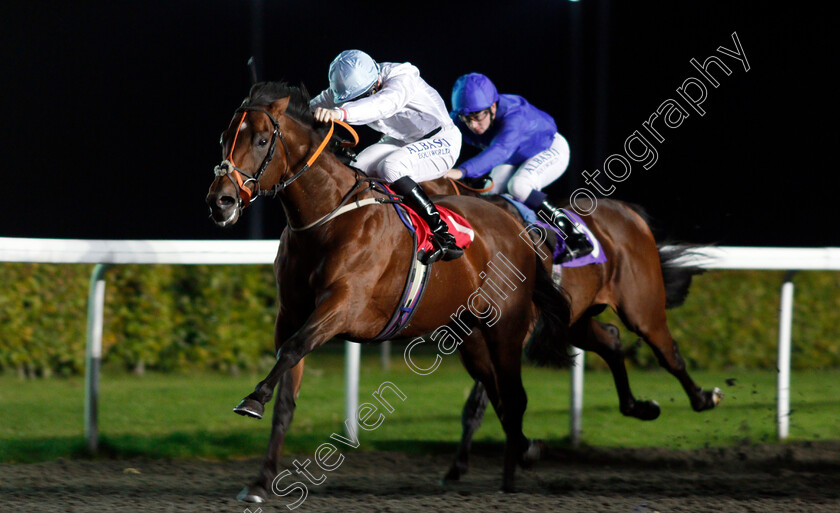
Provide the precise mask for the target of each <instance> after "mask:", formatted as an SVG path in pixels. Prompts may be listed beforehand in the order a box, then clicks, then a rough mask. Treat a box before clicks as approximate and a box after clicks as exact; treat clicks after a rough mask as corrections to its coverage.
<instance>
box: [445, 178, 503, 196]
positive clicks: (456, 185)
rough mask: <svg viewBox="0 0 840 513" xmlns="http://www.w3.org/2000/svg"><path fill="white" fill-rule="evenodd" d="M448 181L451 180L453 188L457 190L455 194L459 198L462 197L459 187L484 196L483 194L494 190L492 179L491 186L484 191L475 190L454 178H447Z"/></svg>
mask: <svg viewBox="0 0 840 513" xmlns="http://www.w3.org/2000/svg"><path fill="white" fill-rule="evenodd" d="M447 180H449V181H450V182H451V183H452V187H454V188H455V194H456V195H457V196H460V195H461V191H459V190H458V186H461V187H463V188H464V189H466V190H468V191H472V192H476V193H478V194H483V193H485V192H488V191H489V190H491V189H492V188H493V180H492V179H491V180H490V185H488V186H487V187H485V188H483V189H473V188H472V187H470V186H469V185H466V184H464V183H463V182H461V181H459V180H456V179H454V178H447Z"/></svg>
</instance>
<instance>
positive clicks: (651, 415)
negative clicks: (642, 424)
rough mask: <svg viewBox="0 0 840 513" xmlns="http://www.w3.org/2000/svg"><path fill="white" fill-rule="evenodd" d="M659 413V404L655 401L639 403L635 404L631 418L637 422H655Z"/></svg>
mask: <svg viewBox="0 0 840 513" xmlns="http://www.w3.org/2000/svg"><path fill="white" fill-rule="evenodd" d="M661 412H662V410H661V408H659V403H657V402H656V401H639V402H637V403H636V408H635V410H634V412H633V416H634V417H636V418H637V419H639V420H655V419H657V418H658V417H659V414H660V413H661Z"/></svg>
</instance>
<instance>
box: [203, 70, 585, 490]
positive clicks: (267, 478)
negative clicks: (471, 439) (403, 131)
mask: <svg viewBox="0 0 840 513" xmlns="http://www.w3.org/2000/svg"><path fill="white" fill-rule="evenodd" d="M326 137H328V136H325V135H324V134H323V133H322V131H318V130H316V128H315V126H314V121H313V118H312V115H311V113H310V112H309V102H308V98H307V96H306V94H305V93H303V92H302V91H301V90H299V89H298V88H293V87H289V86H286V85H285V84H275V83H262V84H257V85H255V86H254V87H253V88H252V89H251V92H250V95H249V98H248V99H246V101H245V102H243V105H242V106H241V107H240V108H239V109H238V110H237V111H236V114H235V116H234V118H233V120H232V121H231V123H230V125H229V126H228V128H227V129H226V130H225V132H224V133H223V134H222V146H223V155H224V156H225V160H224V161H223V162H222V164H221V165H220V166H218V167H217V168H216V175H217V176H216V178H215V179H214V180H213V183H212V184H211V186H210V190H209V193H208V194H207V198H206V201H207V204H208V205H209V207H210V210H211V216H212V219H213V220H214V221H215V222H216V223H217V224H218V225H220V226H228V225H231V224H233V223H235V222H236V221H237V220H238V219H239V217H240V215H241V213H242V210H243V208H244V207H245V206H247V204H248V202H249V201H250V198H251V197H252V196H256V195H266V194H268V195H270V196H276V197H277V198H278V199H279V200H280V202H281V204H282V206H283V209H284V211H285V214H286V217H287V221H288V227H287V228H286V230H285V231H284V232H283V234H282V236H281V240H280V245H279V249H278V252H277V258H276V260H275V264H274V269H275V276H276V279H277V286H278V299H279V309H278V314H277V320H276V323H275V330H274V341H275V348H276V351H277V361H276V364H275V366H274V368H273V369H272V370H271V371H270V373H269V375H268V376H267V377H266V378H265V379H264V380H263V381H261V382H260V383H259V384H258V385H257V387H256V388H255V390H254V392H253V393H251V394H250V395H249V396H247V397H246V398H245V399H243V401H242V402H241V403H240V404H239V405H238V406H237V407H236V408H235V411H236V412H237V413H240V414H243V415H249V416H253V417H258V418H259V417H262V415H263V409H264V405H265V404H266V403H267V402H268V401H269V400H270V399H271V398H272V395H273V393H274V391H275V388H277V399H276V401H275V404H274V415H273V420H272V428H271V437H270V440H269V445H268V451H267V454H266V458H265V461H264V464H263V466H262V468H261V470H260V473H259V475H258V477H257V478H256V479H255V480H254V481H253V482H252V483H251V484H250V485H249V486H248V487H247V488H246V489H245V490H243V492H242V493H241V494H240V498H241V499H243V500H246V501H253V502H262V501H264V500H265V499H266V498H267V495H268V491H269V490H272V484H273V482H274V479H275V478H276V477H277V476H278V460H279V456H280V450H281V447H282V442H283V439H284V437H285V433H286V431H287V429H288V426H289V424H290V422H291V419H292V415H293V413H294V408H295V396H296V394H297V391H298V390H299V387H300V384H301V379H302V371H303V358H304V356H306V354H308V353H309V352H311V351H313V350H314V349H316V348H317V347H319V346H321V345H322V344H324V343H325V342H327V341H328V340H330V339H332V338H334V337H338V338H342V339H346V340H351V341H369V340H371V339H373V338H374V337H376V336H377V335H378V334H379V333H380V332H381V331H382V329H383V327H384V326H385V325H386V324H387V323H388V322H389V319H390V317H391V314H392V312H393V311H394V309H395V308H396V307H397V305H398V302H399V301H400V295H401V292H402V286H403V284H404V282H405V279H406V273H407V271H408V269H409V267H410V263H411V261H412V259H414V253H413V241H412V235H411V234H410V233H409V232H408V231H407V230H406V229H405V227H404V226H403V225H402V221H401V220H400V218H399V216H398V214H397V213H396V211H395V209H394V207H393V206H392V205H387V204H386V205H369V206H364V207H361V208H356V209H354V210H350V211H348V212H346V213H344V214H343V215H340V216H337V217H331V216H333V215H335V213H336V212H337V209H338V207H339V206H340V205H342V204H347V203H348V202H349V204H350V205H352V204H353V203H357V202H362V201H365V200H367V199H377V198H378V199H380V200H383V201H388V200H390V199H391V198H390V196H389V195H388V194H383V193H381V192H377V191H378V190H379V191H381V188H380V189H376V188H373V189H371V188H370V187H364V185H365V184H366V183H367V182H365V179H364V178H362V177H360V176H359V174H358V173H356V172H355V171H354V170H352V169H350V168H348V167H346V166H344V165H343V164H341V163H340V162H339V161H338V159H337V158H336V157H335V156H334V155H332V154H330V153H328V152H321V149H322V146H323V143H324V142H325V141H326ZM360 184H362V187H360ZM350 199H352V201H349V200H350ZM439 205H442V206H445V207H448V208H450V209H452V210H453V211H455V212H457V213H459V214H460V215H462V216H463V217H464V218H466V219H468V220H469V221H470V223H471V224H472V228H473V229H474V231H475V234H476V236H475V240H474V241H473V242H472V244H471V245H470V247H469V249H468V250H467V252H466V254H465V255H464V256H463V257H461V258H459V259H457V260H454V261H451V262H445V263H444V262H438V263H436V264H434V265H433V266H432V268H431V270H430V273H431V274H430V278H429V281H428V286H427V289H426V292H425V296H424V298H423V301H422V302H421V304H420V305H419V307H418V310H417V311H416V313H415V315H414V317H413V319H412V320H411V322H410V323H409V324H408V325H406V327H405V328H404V329H403V331H402V333H401V334H400V335H401V336H404V337H415V336H418V335H423V334H427V333H431V332H435V333H446V329H444V328H448V329H451V330H452V331H453V332H454V331H455V328H454V327H452V325H453V324H456V322H455V319H453V317H458V319H457V324H458V325H459V327H460V329H462V332H463V333H464V336H463V337H462V339H461V340H460V343H459V344H458V345H457V349H458V351H459V354H460V356H461V359H462V361H463V363H464V365H465V367H466V368H467V370H468V371H469V373H470V375H471V376H472V377H473V378H474V379H475V380H477V381H479V382H481V383H482V384H483V385H484V387H485V389H486V390H487V393H488V395H489V398H490V400H491V401H492V402H493V404H494V406H495V407H496V411H497V414H498V416H499V418H500V420H501V423H502V426H503V429H504V432H505V435H506V444H505V450H504V468H503V475H502V488H503V489H504V490H513V488H514V471H515V467H516V464H517V463H520V462H522V461H523V460H525V459H526V458H528V457H529V452H528V451H529V448H530V447H531V446H530V444H529V442H528V440H527V439H526V438H525V436H524V435H523V433H522V416H523V413H524V411H525V406H526V396H525V391H524V389H523V388H522V380H521V375H520V372H521V355H522V346H523V343H524V341H525V339H526V336H527V335H528V333H529V332H530V330H531V325H532V321H533V319H534V314H535V311H536V310H539V312H540V313H541V315H542V318H543V322H544V325H545V329H543V330H541V333H540V335H539V336H538V337H536V339H535V341H534V342H533V344H534V345H535V346H539V345H541V346H543V347H545V350H546V352H547V354H550V355H552V356H553V357H556V358H558V359H562V358H564V357H565V356H566V354H567V353H566V347H565V340H566V339H567V338H568V337H567V335H566V330H567V327H568V323H569V311H568V303H567V301H566V299H565V297H564V296H563V294H561V293H560V292H559V291H558V290H556V289H555V288H554V286H553V284H552V281H551V277H550V274H549V273H548V272H547V271H546V268H545V267H544V266H543V265H541V264H540V262H539V257H538V256H537V254H536V253H535V251H534V248H533V246H532V245H529V244H524V243H523V240H522V239H520V238H519V237H518V233H519V231H521V229H522V227H521V225H520V224H519V222H518V220H517V219H516V218H514V217H513V216H512V215H510V214H509V213H508V212H507V211H505V210H503V209H501V208H499V207H497V206H495V205H493V204H491V203H489V202H487V201H484V200H482V199H479V198H474V197H452V198H448V199H445V200H442V201H440V203H439ZM497 258H503V259H504V261H505V262H506V265H508V266H509V269H511V273H512V275H514V277H513V278H512V279H511V285H514V286H507V287H506V288H505V289H504V290H503V291H502V290H501V289H497V288H495V287H499V285H498V284H496V283H491V279H490V278H491V277H492V276H493V273H489V272H485V269H486V268H487V266H488V263H490V262H491V261H494V259H497ZM497 265H498V264H497ZM509 278H510V277H509ZM497 281H499V280H498V278H497ZM514 281H515V284H514ZM502 287H504V285H502ZM478 290H483V291H493V292H492V294H495V298H494V301H495V302H496V303H497V304H498V305H499V308H498V309H497V310H498V311H497V313H498V318H495V317H494V318H492V319H488V318H487V317H486V315H485V316H484V317H482V315H483V314H485V313H486V312H487V311H488V306H489V303H488V302H487V300H486V299H485V302H484V303H482V302H481V301H480V300H477V299H476V298H477V296H476V292H477V291H478ZM500 292H501V293H500ZM464 305H467V306H469V307H471V308H469V309H465V308H464ZM472 307H474V308H472ZM491 320H492V321H493V322H491ZM450 343H452V340H451V339H450ZM359 413H361V412H359Z"/></svg>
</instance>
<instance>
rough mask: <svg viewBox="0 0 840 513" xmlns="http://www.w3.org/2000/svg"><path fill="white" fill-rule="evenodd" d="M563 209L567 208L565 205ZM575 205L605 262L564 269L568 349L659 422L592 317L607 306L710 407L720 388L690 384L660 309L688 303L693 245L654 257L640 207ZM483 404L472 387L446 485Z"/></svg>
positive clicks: (441, 184)
mask: <svg viewBox="0 0 840 513" xmlns="http://www.w3.org/2000/svg"><path fill="white" fill-rule="evenodd" d="M423 187H424V188H425V189H426V191H427V193H428V194H437V195H466V196H475V195H477V193H478V192H481V191H480V190H476V189H474V188H470V187H468V186H465V185H464V184H463V183H461V182H458V181H453V180H449V179H443V178H442V179H438V180H433V181H430V182H424V183H423ZM485 199H487V200H488V201H491V202H493V203H495V204H498V205H499V206H500V207H502V208H505V209H507V210H508V211H509V212H511V214H512V215H514V216H517V217H519V218H520V219H521V216H519V213H518V211H517V210H516V208H515V207H513V206H512V205H511V204H510V202H508V201H506V200H504V199H502V198H499V197H498V196H489V197H488V196H485ZM566 203H568V202H566ZM560 206H561V207H563V208H568V204H560ZM580 207H581V209H582V210H585V211H588V210H590V209H592V208H593V207H594V211H593V213H592V214H591V215H589V216H586V217H585V218H584V219H585V220H586V223H587V225H588V226H589V228H590V229H591V230H592V232H593V233H594V234H595V235H596V237H598V239H599V240H600V242H601V244H602V246H603V249H604V252H605V253H606V254H607V257H608V258H607V262H606V263H605V264H602V265H589V266H585V267H567V268H564V269H563V273H562V288H563V290H564V291H565V292H567V293H568V296H569V298H570V301H571V327H570V337H571V338H570V339H569V342H570V344H571V345H573V346H575V347H578V348H580V349H583V350H585V351H592V352H595V353H596V354H598V355H599V356H600V357H601V358H603V360H604V361H605V362H606V363H607V365H608V366H609V368H610V371H611V372H612V375H613V380H614V382H615V387H616V391H617V393H618V399H619V410H620V411H621V413H622V414H624V415H626V416H629V417H635V418H638V419H641V420H654V419H656V418H657V417H659V413H660V408H659V405H658V404H657V403H656V402H655V401H638V400H636V399H635V398H634V397H633V393H632V392H631V390H630V383H629V381H628V377H627V369H626V367H625V364H624V352H623V351H622V347H621V340H620V339H619V332H618V328H616V327H615V326H613V325H611V324H606V323H603V322H600V321H598V320H597V319H595V318H594V317H595V316H597V315H598V314H599V313H601V312H602V311H603V310H604V309H605V308H606V307H610V308H612V309H613V310H614V311H615V312H616V313H617V314H618V316H619V318H620V319H621V321H622V323H623V324H624V325H625V326H626V327H627V328H628V329H629V330H630V331H632V332H634V333H635V334H637V335H638V336H639V337H641V338H642V339H643V340H644V341H645V342H646V343H647V344H648V345H649V346H650V347H651V348H652V349H653V351H654V353H655V354H656V356H657V359H658V360H659V363H660V365H661V366H662V367H664V368H665V369H667V370H668V372H670V373H671V374H673V375H674V376H676V378H677V379H678V380H679V381H680V383H681V384H682V386H683V389H684V390H685V392H686V394H687V395H688V399H689V401H690V403H691V407H692V408H693V409H694V410H695V411H698V412H700V411H704V410H708V409H711V408H714V407H715V406H716V405H717V404H718V403H719V402H720V401H721V399H722V397H723V395H722V393H721V391H720V390H719V389H718V388H714V389H712V390H708V391H705V390H702V389H701V388H699V387H698V386H697V385H695V384H694V382H693V381H692V379H691V378H690V377H689V375H688V372H687V371H686V368H685V362H684V361H683V359H682V357H681V356H680V353H679V350H678V348H677V344H676V342H675V341H674V340H673V338H672V337H671V334H670V331H669V330H668V326H667V323H666V319H665V309H669V308H676V307H678V306H680V305H681V304H682V303H683V302H684V301H685V298H686V296H687V294H688V289H689V286H690V285H691V278H692V276H693V275H695V274H699V273H700V272H701V270H700V269H699V268H697V267H691V266H685V267H683V266H679V265H677V261H678V260H679V259H680V257H682V256H684V255H686V254H688V253H690V252H691V247H690V246H685V245H683V246H671V247H668V248H661V249H659V250H658V253H659V255H658V258H653V257H652V253H653V252H655V251H657V247H656V243H655V241H654V238H653V234H652V233H651V231H650V229H649V227H648V221H647V219H646V215H645V214H644V212H643V211H641V209H640V208H639V207H636V206H630V205H628V204H626V203H622V202H617V201H613V200H607V199H600V200H598V203H597V206H594V205H592V204H591V203H589V202H581V205H580ZM522 222H523V223H524V220H523V221H522ZM619 227H623V229H619ZM487 402H488V397H487V394H486V392H485V391H484V387H483V385H482V384H481V383H479V382H476V384H475V386H474V387H473V390H472V392H471V393H470V395H469V398H468V399H467V401H466V404H465V405H464V410H463V413H462V416H461V422H462V430H463V431H462V436H461V441H460V444H459V447H458V451H457V455H456V457H455V461H454V462H453V464H452V466H451V467H450V469H449V471H448V472H447V473H446V475H445V476H444V479H445V480H458V479H459V478H460V476H461V475H462V474H463V473H465V472H466V471H467V466H468V465H467V460H468V454H469V449H470V444H471V441H472V436H473V434H474V433H475V431H476V430H477V429H478V427H479V425H480V424H481V420H482V417H483V415H484V410H485V408H486V406H487Z"/></svg>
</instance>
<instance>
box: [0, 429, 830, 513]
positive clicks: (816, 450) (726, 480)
mask: <svg viewBox="0 0 840 513" xmlns="http://www.w3.org/2000/svg"><path fill="white" fill-rule="evenodd" d="M306 457H311V455H303V458H306ZM291 460H292V458H289V457H287V458H285V459H284V462H285V463H289V462H291ZM258 463H259V462H258V460H245V461H233V462H205V461H161V460H119V461H115V460H106V461H65V460H60V461H56V462H49V463H38V464H29V465H0V512H18V511H19V512H27V513H28V512H50V513H53V512H59V511H60V512H102V513H105V512H129V511H130V512H145V511H155V512H158V511H160V512H164V511H165V512H198V511H200V512H226V513H243V512H245V510H246V508H248V509H250V511H251V513H256V512H257V511H258V509H257V508H260V510H261V513H271V512H282V511H288V510H287V509H286V507H285V506H284V505H285V504H288V503H290V502H292V501H291V500H290V498H291V496H290V497H276V496H272V497H271V499H270V501H269V502H268V503H266V504H262V505H248V504H243V503H240V502H237V501H236V500H235V499H234V497H235V495H236V493H237V492H238V491H239V489H240V488H241V487H242V485H243V484H244V483H245V482H246V481H247V480H248V479H249V478H250V477H252V476H253V475H255V472H256V469H257V466H258ZM448 463H449V456H447V455H406V454H401V453H391V452H357V453H354V452H348V453H346V460H345V461H344V463H343V465H342V466H341V467H340V468H339V469H338V470H336V471H334V472H331V473H328V474H327V480H326V482H324V483H323V484H322V485H320V486H310V487H309V490H310V495H309V497H308V499H307V500H306V501H305V502H304V503H303V504H302V505H301V506H300V507H299V508H298V509H297V510H296V511H298V512H302V513H307V512H323V511H329V512H344V511H370V512H403V511H408V512H414V511H480V512H482V513H487V512H490V511H493V512H495V511H510V512H526V511H569V512H600V511H604V512H627V513H652V512H654V511H659V512H661V513H666V512H675V511H691V512H714V513H729V512H741V511H748V512H761V513H770V512H776V511H779V512H800V511H801V512H808V513H813V512H827V511H832V512H840V442H831V443H802V444H792V445H782V446H745V447H739V448H727V449H705V450H700V451H691V452H675V451H665V450H660V449H639V450H601V449H584V450H580V451H574V452H571V451H561V450H556V449H555V450H553V451H552V452H551V453H550V454H549V455H548V456H547V457H546V459H544V460H543V461H542V462H540V463H539V464H538V465H537V466H536V467H534V468H533V469H531V470H527V471H523V470H520V471H519V473H518V482H517V485H518V488H519V490H520V492H519V493H516V494H501V493H498V492H497V491H496V490H497V489H498V487H499V484H500V477H501V452H500V450H496V449H494V450H485V452H484V453H483V454H478V455H475V456H474V457H473V459H472V468H471V470H470V473H468V474H467V475H466V476H464V478H463V479H462V481H461V482H460V483H457V484H455V485H448V486H446V487H445V488H444V487H441V486H440V484H439V478H440V476H441V475H442V474H443V471H444V470H445V469H446V468H447V465H448ZM313 466H314V464H313ZM310 468H311V467H310ZM316 476H318V474H316ZM284 482H289V483H291V482H292V480H291V479H288V480H287V481H284Z"/></svg>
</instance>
